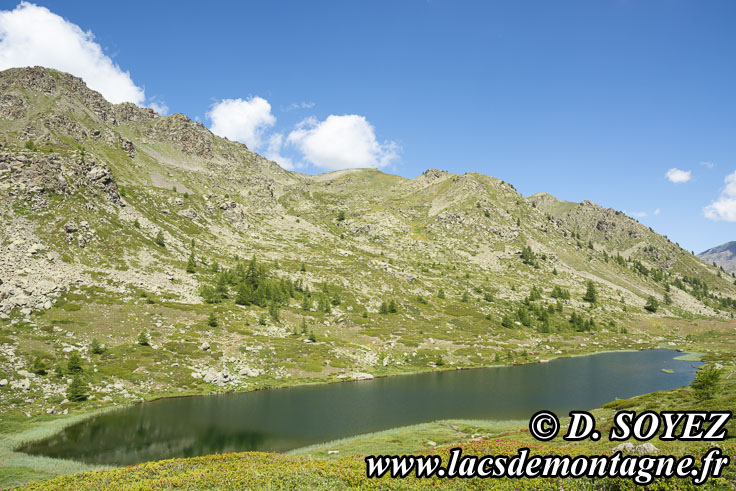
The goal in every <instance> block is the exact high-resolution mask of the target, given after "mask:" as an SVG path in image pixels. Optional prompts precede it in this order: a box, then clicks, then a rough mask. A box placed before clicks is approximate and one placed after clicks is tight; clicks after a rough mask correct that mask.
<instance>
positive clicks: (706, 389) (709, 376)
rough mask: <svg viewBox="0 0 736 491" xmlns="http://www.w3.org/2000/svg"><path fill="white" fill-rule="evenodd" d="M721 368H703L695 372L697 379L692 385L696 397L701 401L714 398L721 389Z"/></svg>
mask: <svg viewBox="0 0 736 491" xmlns="http://www.w3.org/2000/svg"><path fill="white" fill-rule="evenodd" d="M721 375H722V372H721V370H719V369H717V368H715V367H712V366H710V367H707V368H701V369H700V370H698V371H697V372H696V373H695V380H693V381H692V382H691V383H690V386H691V387H692V388H693V390H694V391H695V397H696V398H697V399H698V400H699V401H705V400H707V399H713V397H715V395H716V394H717V393H718V391H719V390H720V382H721Z"/></svg>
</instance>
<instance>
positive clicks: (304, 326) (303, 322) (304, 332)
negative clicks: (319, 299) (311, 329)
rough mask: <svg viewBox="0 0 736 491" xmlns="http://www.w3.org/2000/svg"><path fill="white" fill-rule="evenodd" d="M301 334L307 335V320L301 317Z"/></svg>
mask: <svg viewBox="0 0 736 491" xmlns="http://www.w3.org/2000/svg"><path fill="white" fill-rule="evenodd" d="M301 327H302V334H307V319H305V318H304V317H302V326H301Z"/></svg>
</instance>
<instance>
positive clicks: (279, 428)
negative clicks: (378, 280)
mask: <svg viewBox="0 0 736 491" xmlns="http://www.w3.org/2000/svg"><path fill="white" fill-rule="evenodd" d="M678 354H679V353H677V352H675V351H671V350H648V351H638V352H633V353H624V352H621V353H602V354H598V355H591V356H585V357H577V358H565V359H560V360H554V361H551V362H549V363H538V364H532V365H519V366H513V367H502V368H482V369H476V370H461V371H445V372H434V373H424V374H418V375H405V376H396V377H388V378H381V379H376V380H371V381H362V382H343V383H335V384H325V385H316V386H309V387H293V388H288V389H278V390H264V391H260V392H250V393H243V394H229V395H221V396H207V397H189V398H177V399H166V400H161V401H156V402H151V403H145V404H141V405H138V406H135V407H132V408H128V409H122V410H120V411H115V412H112V413H107V414H104V415H101V416H98V417H95V418H92V419H89V420H86V421H83V422H81V423H79V424H76V425H74V426H70V427H68V428H67V429H65V430H64V431H62V432H61V433H59V434H57V435H55V436H53V437H51V438H49V439H47V440H43V441H41V442H37V443H34V444H31V445H28V446H27V447H26V448H24V449H23V451H26V452H28V453H33V454H41V455H47V456H50V457H60V458H66V459H74V460H81V461H85V462H92V463H102V464H115V465H128V464H134V463H138V462H144V461H149V460H159V459H166V458H173V457H193V456H197V455H206V454H212V453H222V452H232V451H246V450H261V451H277V452H283V451H287V450H291V449H294V448H298V447H302V446H306V445H310V444H314V443H319V442H324V441H329V440H334V439H337V438H343V437H347V436H353V435H359V434H362V433H369V432H373V431H379V430H384V429H388V428H395V427H398V426H405V425H411V424H416V423H423V422H428V421H435V420H438V419H449V418H452V419H470V418H473V419H526V418H529V417H530V416H531V415H532V414H533V413H535V412H536V411H538V410H541V409H548V410H552V411H554V412H556V413H557V414H558V415H566V414H567V412H568V411H570V410H574V409H576V410H585V409H592V408H595V407H598V406H600V405H601V404H603V403H606V402H608V401H611V400H613V399H614V398H616V397H620V398H628V397H631V396H634V395H638V394H644V393H647V392H653V391H657V390H665V389H672V388H675V387H679V386H682V385H687V384H689V383H690V381H691V380H692V379H693V378H694V373H695V366H696V365H698V364H697V363H693V362H683V361H676V360H673V357H675V356H677V355H678ZM662 368H669V369H672V370H674V372H675V373H674V374H667V373H663V372H662Z"/></svg>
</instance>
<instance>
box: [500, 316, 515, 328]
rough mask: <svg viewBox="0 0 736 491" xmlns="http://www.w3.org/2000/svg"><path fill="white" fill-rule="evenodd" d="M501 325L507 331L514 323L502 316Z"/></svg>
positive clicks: (509, 318)
mask: <svg viewBox="0 0 736 491" xmlns="http://www.w3.org/2000/svg"><path fill="white" fill-rule="evenodd" d="M501 325H502V326H503V327H505V328H507V329H511V328H512V327H514V321H513V319H511V317H509V316H508V315H504V316H503V320H502V321H501Z"/></svg>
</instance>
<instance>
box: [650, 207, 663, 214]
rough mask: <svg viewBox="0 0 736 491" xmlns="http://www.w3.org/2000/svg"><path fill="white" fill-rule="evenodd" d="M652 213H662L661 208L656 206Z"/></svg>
mask: <svg viewBox="0 0 736 491" xmlns="http://www.w3.org/2000/svg"><path fill="white" fill-rule="evenodd" d="M652 213H654V214H655V215H659V214H660V213H662V210H660V209H659V208H657V209H656V210H654V211H653V212H652Z"/></svg>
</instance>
